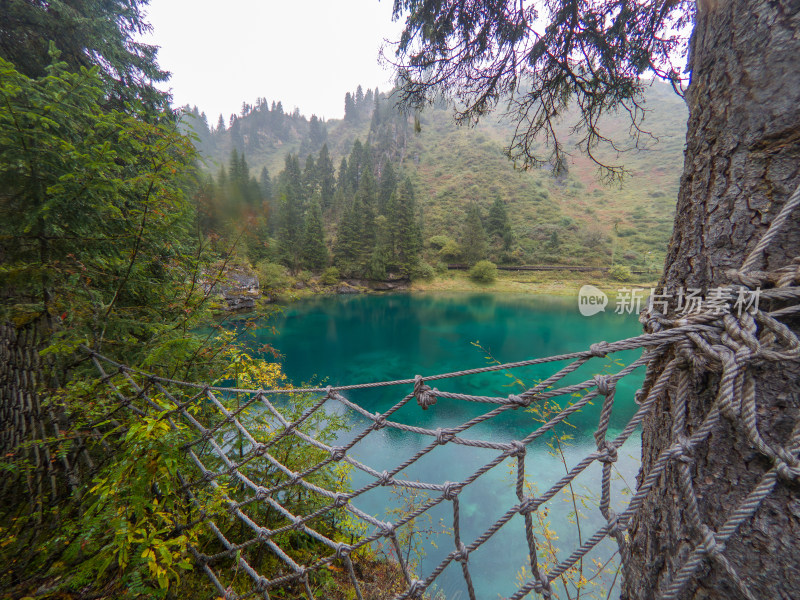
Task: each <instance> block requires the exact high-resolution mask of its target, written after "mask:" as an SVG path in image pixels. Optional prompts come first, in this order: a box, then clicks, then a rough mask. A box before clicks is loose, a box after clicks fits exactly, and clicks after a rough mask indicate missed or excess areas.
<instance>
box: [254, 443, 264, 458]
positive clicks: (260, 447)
mask: <svg viewBox="0 0 800 600" xmlns="http://www.w3.org/2000/svg"><path fill="white" fill-rule="evenodd" d="M266 452H267V445H266V444H256V445H255V446H254V447H253V454H255V455H256V456H264V454H265V453H266Z"/></svg>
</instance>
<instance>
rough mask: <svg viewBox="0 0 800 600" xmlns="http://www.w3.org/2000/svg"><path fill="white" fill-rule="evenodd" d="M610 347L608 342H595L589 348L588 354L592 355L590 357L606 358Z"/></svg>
mask: <svg viewBox="0 0 800 600" xmlns="http://www.w3.org/2000/svg"><path fill="white" fill-rule="evenodd" d="M610 345H611V344H609V343H608V342H597V343H596V344H592V345H591V346H589V352H591V353H592V356H596V357H598V358H602V357H604V356H608V347H609V346H610Z"/></svg>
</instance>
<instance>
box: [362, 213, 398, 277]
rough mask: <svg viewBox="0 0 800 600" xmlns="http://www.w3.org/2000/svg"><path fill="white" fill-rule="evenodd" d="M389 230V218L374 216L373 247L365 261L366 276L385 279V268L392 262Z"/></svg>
mask: <svg viewBox="0 0 800 600" xmlns="http://www.w3.org/2000/svg"><path fill="white" fill-rule="evenodd" d="M392 259H393V256H392V247H391V231H390V228H389V219H387V218H386V217H385V216H384V215H378V216H377V217H376V218H375V247H374V249H373V250H372V254H371V256H370V259H369V262H368V263H367V277H369V278H370V279H375V280H381V279H386V269H387V268H388V267H389V265H390V263H391V262H392Z"/></svg>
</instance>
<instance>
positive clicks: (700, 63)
mask: <svg viewBox="0 0 800 600" xmlns="http://www.w3.org/2000/svg"><path fill="white" fill-rule="evenodd" d="M689 67H690V68H691V72H692V77H691V83H690V85H689V89H688V93H687V102H688V105H689V123H688V133H687V146H686V153H685V164H684V171H683V176H682V179H681V188H680V194H679V198H678V206H677V213H676V214H677V216H676V220H675V227H674V232H673V236H672V240H671V243H670V249H669V252H668V255H667V260H666V266H665V273H664V276H663V278H662V281H661V283H660V287H661V288H662V289H667V290H676V289H678V288H681V287H683V288H688V287H693V288H700V289H702V290H704V295H705V292H707V291H708V290H709V289H711V288H715V287H719V286H726V285H728V286H729V285H731V284H732V283H733V284H735V282H732V281H731V279H730V278H729V276H728V274H727V273H726V272H727V271H728V270H729V269H738V268H739V267H740V266H741V265H742V262H743V260H744V259H745V257H746V256H747V254H748V253H749V252H750V251H751V250H752V249H753V247H754V246H755V244H756V243H757V242H758V240H759V239H760V237H761V235H762V234H763V233H764V231H766V229H767V227H768V226H769V224H770V222H771V221H772V219H773V218H774V217H775V215H776V214H777V213H778V212H779V211H780V209H781V207H782V206H783V204H784V203H785V202H786V200H787V199H788V198H789V196H790V195H791V194H792V192H794V190H795V188H796V187H797V186H798V184H800V2H798V0H700V1H699V2H698V12H697V18H696V23H695V29H694V33H693V36H692V42H691V53H690V59H689ZM798 223H800V209H798V211H797V212H796V213H795V214H794V215H793V216H792V218H791V219H790V220H789V221H788V222H787V224H786V226H785V227H784V228H783V230H782V231H781V233H780V234H779V236H778V237H777V239H775V241H774V242H773V243H772V244H771V245H770V247H769V248H768V249H767V252H766V255H765V264H763V265H760V267H758V268H761V269H763V270H767V271H769V270H774V269H775V268H778V267H783V266H785V265H787V264H789V263H791V261H792V259H794V258H795V257H797V256H800V227H798ZM761 308H768V307H764V306H762V307H761ZM783 322H784V323H786V324H787V325H788V326H789V327H790V328H791V329H792V330H793V331H794V332H795V333H797V332H798V331H800V322H799V321H798V319H796V318H795V319H793V320H792V319H784V320H783ZM668 358H669V357H667V359H668ZM667 359H663V360H662V361H661V362H660V363H659V364H656V365H654V366H653V367H652V368H653V369H655V371H656V374H657V373H658V372H659V370H662V369H663V368H664V365H665V361H666V360H667ZM748 369H749V372H750V373H752V374H753V376H754V378H755V386H756V398H757V406H758V424H759V429H760V431H761V435H762V436H763V437H764V439H765V440H766V441H767V442H768V443H771V444H774V445H775V446H780V445H785V444H786V442H787V440H788V438H789V436H790V435H791V430H792V427H793V426H794V425H795V424H796V423H797V422H798V419H800V368H799V367H798V364H797V363H796V362H794V363H792V362H788V363H787V364H774V363H773V364H769V363H767V362H762V363H758V362H756V363H753V364H751V365H750V366H748ZM719 381H720V376H719V373H715V372H708V371H704V370H702V369H699V368H696V367H695V368H692V369H690V370H689V383H690V387H689V392H690V394H689V398H690V401H689V402H688V406H687V410H686V422H687V426H688V430H689V433H691V432H692V431H693V430H696V428H697V427H698V426H699V424H700V423H701V422H702V420H703V418H704V417H705V416H706V414H707V413H708V411H709V407H710V406H711V403H712V402H713V400H714V397H715V394H716V392H717V389H718V384H719ZM676 385H677V384H676V382H674V381H673V382H672V384H671V387H670V388H669V389H668V391H667V393H666V394H664V397H663V398H661V399H660V400H659V401H658V404H657V405H656V406H655V410H654V412H652V413H651V416H650V417H649V418H648V419H647V421H646V422H645V424H644V426H643V432H642V467H641V471H640V474H639V478H638V481H639V483H641V482H642V481H643V480H644V478H645V477H646V476H647V474H648V473H649V472H650V470H651V469H652V468H653V465H654V461H655V460H656V458H657V457H658V455H659V453H660V452H662V451H663V450H664V449H665V448H666V447H668V446H669V445H670V444H671V443H672V439H671V428H672V418H673V417H672V415H671V413H670V407H671V406H672V404H671V402H672V400H673V398H674V395H675V394H676ZM689 464H690V470H691V475H692V481H693V485H694V489H695V492H696V495H697V498H698V505H699V512H700V518H701V520H702V521H703V523H705V524H706V525H707V526H708V527H710V528H711V529H712V530H714V531H717V530H719V528H720V527H721V526H722V524H723V523H724V522H725V520H726V519H727V518H728V517H729V516H730V514H731V512H732V511H733V510H734V509H735V508H736V507H737V506H738V505H739V503H740V502H741V501H742V500H743V498H745V496H747V494H749V493H750V492H751V491H752V490H753V488H754V487H755V486H756V485H757V483H758V482H759V480H760V479H761V477H762V476H763V475H764V473H765V472H766V471H767V470H768V469H770V468H771V467H772V466H773V463H772V461H771V460H770V459H768V458H767V457H765V456H764V455H763V454H762V453H761V452H759V451H758V450H757V449H756V448H754V447H753V446H752V445H751V443H750V442H748V439H747V437H746V436H745V435H744V434H743V433H742V429H741V427H739V426H738V424H737V423H736V422H735V419H731V418H728V417H725V416H723V417H722V418H721V421H720V424H719V425H718V426H717V428H716V429H715V431H714V432H713V433H712V434H711V436H710V437H709V438H708V439H707V440H706V441H705V442H703V443H702V444H701V445H700V446H698V447H697V448H695V450H694V451H693V452H692V456H691V457H690V463H689ZM686 516H687V515H686V502H685V498H684V497H683V495H682V493H681V490H680V486H679V483H678V476H677V468H676V467H674V466H671V467H668V469H667V471H666V473H665V474H664V475H663V476H662V477H661V479H660V480H659V482H658V483H657V484H656V486H655V487H654V488H653V489H652V490H651V491H650V493H649V495H648V497H647V499H646V501H645V503H644V504H643V506H642V509H641V510H640V511H639V513H638V514H637V515H636V516H635V518H634V520H632V521H631V523H630V525H629V534H630V538H629V539H630V552H631V556H630V560H629V561H628V562H627V564H626V565H625V568H624V581H623V591H622V598H624V599H626V600H650V599H652V598H658V597H660V596H661V595H662V594H663V592H664V590H665V589H666V587H667V586H668V585H669V583H670V581H672V580H673V579H674V576H675V574H676V572H677V570H678V569H679V568H680V567H681V565H682V564H683V563H684V562H685V560H686V558H687V556H688V554H689V553H690V552H691V551H692V550H693V549H694V548H695V546H697V544H698V543H699V541H700V539H701V538H702V535H701V532H698V531H696V530H695V529H696V528H694V527H692V526H691V524H690V522H689V521H688V520H687V518H686ZM723 555H724V556H725V557H726V558H727V560H728V561H729V562H730V564H731V565H732V566H733V568H734V569H735V571H736V572H737V573H738V574H739V576H740V577H741V579H742V580H743V581H744V582H745V583H747V585H748V587H749V589H750V590H751V591H752V593H753V595H754V596H755V597H756V598H764V599H765V600H766V599H770V600H771V599H781V600H788V599H790V598H792V599H797V598H800V481H798V480H797V479H794V480H791V478H788V479H787V478H780V479H779V480H778V483H777V485H776V487H775V489H774V491H773V492H772V493H771V494H770V496H768V497H767V498H766V499H765V500H764V501H763V502H762V503H761V505H760V507H759V508H758V510H757V511H756V513H755V515H754V516H753V517H752V518H750V519H747V520H745V521H744V522H743V523H742V524H741V526H740V527H739V529H738V531H737V533H736V534H735V535H734V536H733V537H732V538H731V540H730V541H729V543H728V544H727V545H726V547H725V549H724V554H723ZM679 597H680V598H692V599H701V598H702V599H720V600H722V599H725V600H732V599H738V598H741V597H744V596H743V594H742V593H741V592H740V591H739V590H738V588H737V587H736V586H735V585H733V584H732V582H731V578H730V576H729V575H728V574H727V573H726V572H725V570H724V569H721V568H720V567H719V566H718V565H717V564H715V563H714V562H713V561H710V560H709V559H708V558H706V559H704V562H703V563H702V564H701V566H700V567H699V568H698V570H697V574H696V576H695V577H694V578H693V579H692V581H691V582H690V583H689V584H688V585H687V586H686V587H685V588H684V589H683V590H682V592H681V594H680V596H679Z"/></svg>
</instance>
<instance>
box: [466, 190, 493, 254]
mask: <svg viewBox="0 0 800 600" xmlns="http://www.w3.org/2000/svg"><path fill="white" fill-rule="evenodd" d="M487 252H488V247H487V244H486V231H485V230H484V228H483V217H482V216H481V211H480V208H478V205H477V204H475V203H474V202H473V203H472V204H470V205H469V208H467V218H466V221H465V222H464V225H463V229H462V236H461V256H462V258H463V259H464V262H466V263H467V264H468V265H474V264H475V263H477V262H478V261H479V260H481V259H483V258H485V257H486V253H487Z"/></svg>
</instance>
